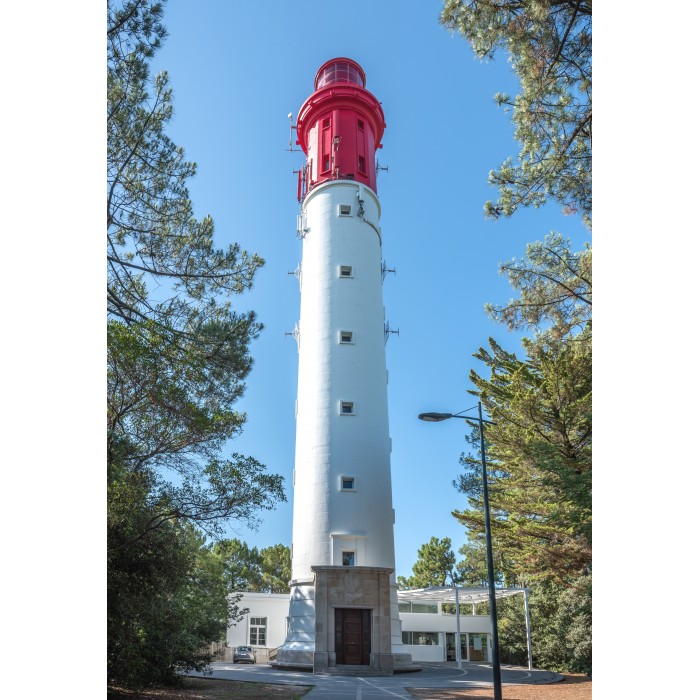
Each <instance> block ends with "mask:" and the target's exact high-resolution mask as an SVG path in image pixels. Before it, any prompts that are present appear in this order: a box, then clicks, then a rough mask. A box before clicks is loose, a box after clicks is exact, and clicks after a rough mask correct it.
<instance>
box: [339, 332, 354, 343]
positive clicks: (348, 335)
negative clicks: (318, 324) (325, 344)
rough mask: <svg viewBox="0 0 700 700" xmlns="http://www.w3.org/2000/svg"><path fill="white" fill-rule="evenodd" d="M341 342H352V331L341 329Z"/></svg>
mask: <svg viewBox="0 0 700 700" xmlns="http://www.w3.org/2000/svg"><path fill="white" fill-rule="evenodd" d="M340 342H341V343H352V331H340Z"/></svg>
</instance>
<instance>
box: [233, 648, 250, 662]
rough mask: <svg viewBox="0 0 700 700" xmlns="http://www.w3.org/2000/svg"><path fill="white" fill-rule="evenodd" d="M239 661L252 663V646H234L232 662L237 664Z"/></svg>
mask: <svg viewBox="0 0 700 700" xmlns="http://www.w3.org/2000/svg"><path fill="white" fill-rule="evenodd" d="M239 661H240V662H241V663H249V664H254V663H255V652H254V651H253V647H236V648H235V649H234V650H233V663H234V664H237V663H238V662H239Z"/></svg>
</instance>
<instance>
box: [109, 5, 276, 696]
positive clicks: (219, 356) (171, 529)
mask: <svg viewBox="0 0 700 700" xmlns="http://www.w3.org/2000/svg"><path fill="white" fill-rule="evenodd" d="M163 5H164V3H162V2H155V0H121V1H120V0H108V11H107V310H108V315H109V320H108V326H107V348H108V358H107V360H108V383H107V418H108V444H107V447H108V456H107V468H108V489H107V498H108V523H107V526H108V527H107V543H108V566H109V570H108V593H109V601H108V678H109V680H110V682H114V683H118V684H120V685H124V686H139V685H148V684H152V683H161V682H168V681H174V680H175V679H176V677H177V676H176V674H177V671H179V670H188V669H196V670H202V669H204V668H206V665H207V664H208V663H209V661H210V660H211V657H210V656H209V655H208V654H204V653H202V652H201V651H200V650H201V648H202V647H203V646H204V645H205V644H207V643H208V642H212V641H219V640H220V639H222V638H223V637H224V633H225V630H226V624H227V620H236V619H238V617H239V613H238V611H237V609H236V607H235V598H227V593H228V592H229V588H228V586H227V579H226V569H225V566H224V564H223V562H221V561H220V560H219V559H218V557H216V556H215V555H214V554H213V553H212V552H211V551H210V549H209V548H208V547H206V546H205V545H204V539H203V535H202V532H201V531H203V532H206V533H207V534H209V535H219V534H220V533H221V531H222V526H223V523H224V522H226V521H228V520H231V519H233V520H236V521H242V522H244V523H245V524H247V525H248V526H255V525H256V524H257V523H258V522H259V519H260V515H261V513H262V512H263V511H265V510H267V509H270V508H273V507H274V505H275V504H276V503H277V502H278V501H280V500H284V499H285V496H284V492H283V489H282V478H281V477H280V476H277V475H269V474H267V473H266V471H265V468H264V466H263V465H261V464H260V463H259V462H257V461H256V460H255V459H253V458H252V457H246V456H243V455H239V454H236V453H234V454H232V455H230V456H229V457H225V456H224V455H223V454H222V450H223V449H224V447H225V444H226V442H227V441H228V440H230V439H231V438H234V437H235V436H236V435H238V434H239V433H240V431H241V429H242V426H243V423H244V421H245V415H243V414H240V413H238V412H236V411H235V410H234V409H233V408H232V407H233V404H234V403H235V401H236V400H237V399H238V398H240V396H241V395H242V393H243V390H244V388H245V384H244V380H245V378H246V376H247V374H248V372H249V371H250V368H251V366H252V359H251V357H250V354H249V345H250V343H251V342H252V340H253V339H254V338H256V337H257V335H258V333H259V332H260V330H261V328H262V327H261V325H260V324H259V323H257V321H256V318H255V314H254V313H252V312H245V313H241V312H238V311H235V310H234V309H233V308H232V301H231V300H232V297H234V296H235V295H237V294H240V293H241V292H243V291H245V290H246V289H249V288H250V286H251V285H252V281H253V276H254V273H255V271H256V270H257V269H258V268H259V267H260V265H262V260H261V259H260V258H258V257H257V256H256V255H249V254H248V253H246V252H245V251H241V250H240V248H239V246H238V245H237V244H232V245H229V246H228V247H227V248H226V249H218V248H217V247H216V246H215V245H214V240H213V236H214V224H213V222H212V220H211V218H210V217H205V218H204V219H202V220H201V221H198V220H197V219H196V218H195V217H194V215H193V207H192V203H191V201H190V199H189V193H188V190H187V180H188V179H189V178H190V177H191V176H192V175H194V173H195V165H194V164H193V163H190V162H188V161H186V160H185V157H184V151H183V149H182V148H181V147H179V146H176V145H175V144H174V143H173V142H172V141H171V140H170V139H169V138H168V136H167V135H166V133H165V128H166V126H167V124H168V122H169V120H170V118H171V116H172V92H171V88H170V86H169V83H168V77H167V74H165V73H161V74H159V75H157V76H155V78H154V79H153V80H151V77H150V74H149V60H150V59H151V58H152V56H153V55H154V52H155V51H156V50H157V49H158V48H159V46H160V45H161V42H162V40H163V39H164V37H165V36H166V31H165V28H164V26H163V24H162V21H161V20H162V15H163ZM227 600H229V601H230V602H229V603H227Z"/></svg>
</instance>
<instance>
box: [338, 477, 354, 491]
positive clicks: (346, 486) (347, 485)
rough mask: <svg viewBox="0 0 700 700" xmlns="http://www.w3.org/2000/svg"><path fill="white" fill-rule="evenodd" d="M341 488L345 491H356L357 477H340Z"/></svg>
mask: <svg viewBox="0 0 700 700" xmlns="http://www.w3.org/2000/svg"><path fill="white" fill-rule="evenodd" d="M340 488H341V489H342V490H343V491H354V490H355V477H354V476H341V477H340Z"/></svg>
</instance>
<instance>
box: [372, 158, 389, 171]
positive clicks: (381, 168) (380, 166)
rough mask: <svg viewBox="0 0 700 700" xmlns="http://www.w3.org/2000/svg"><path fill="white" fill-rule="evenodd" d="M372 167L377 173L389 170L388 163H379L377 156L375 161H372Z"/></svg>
mask: <svg viewBox="0 0 700 700" xmlns="http://www.w3.org/2000/svg"><path fill="white" fill-rule="evenodd" d="M374 169H375V170H376V172H377V175H379V173H380V172H381V171H382V170H384V171H385V172H387V173H388V172H389V166H388V165H379V158H377V160H376V162H375V163H374Z"/></svg>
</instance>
